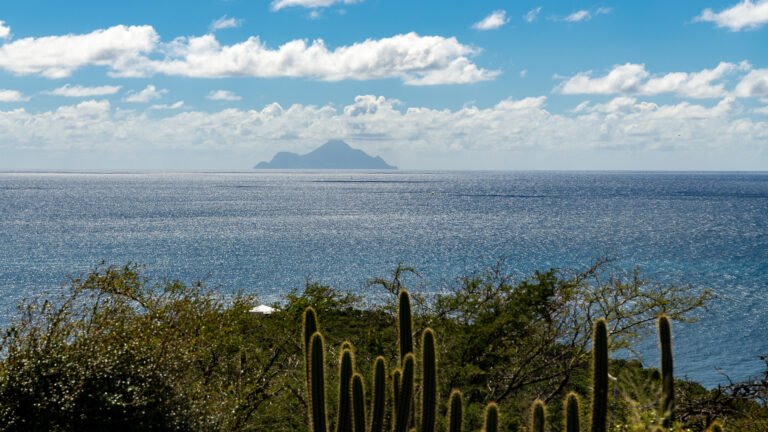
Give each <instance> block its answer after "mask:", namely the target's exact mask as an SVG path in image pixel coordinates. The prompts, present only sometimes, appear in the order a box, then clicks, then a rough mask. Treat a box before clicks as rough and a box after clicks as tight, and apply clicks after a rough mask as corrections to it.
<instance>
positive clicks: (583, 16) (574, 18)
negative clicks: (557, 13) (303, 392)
mask: <svg viewBox="0 0 768 432" xmlns="http://www.w3.org/2000/svg"><path fill="white" fill-rule="evenodd" d="M590 18H592V14H591V13H589V11H588V10H585V9H582V10H578V11H576V12H574V13H572V14H570V15H568V16H566V17H565V18H563V19H564V20H565V21H568V22H580V21H586V20H588V19H590Z"/></svg>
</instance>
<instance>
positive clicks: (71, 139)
mask: <svg viewBox="0 0 768 432" xmlns="http://www.w3.org/2000/svg"><path fill="white" fill-rule="evenodd" d="M329 139H344V140H346V141H347V142H348V143H349V144H351V145H352V146H353V147H356V148H360V149H363V150H364V151H366V152H368V153H369V154H372V155H380V156H382V157H384V158H385V159H386V160H387V161H388V162H390V163H392V164H394V165H397V166H399V167H400V168H402V169H413V170H422V169H424V170H443V169H447V170H543V169H556V170H758V171H765V170H768V0H743V1H737V0H726V1H714V0H703V1H696V2H670V1H646V2H599V1H598V2H579V1H558V2H555V1H528V0H515V1H480V2H458V1H445V0H443V1H429V0H422V1H396V0H271V1H270V0H196V1H177V0H153V1H147V0H132V1H129V2H114V1H103V0H87V1H86V0H70V1H67V2H61V1H55V0H25V1H16V2H3V4H2V5H0V170H5V171H23V170H84V171H91V170H92V171H101V170H145V169H146V170H174V171H175V170H210V171H248V170H250V169H251V168H252V167H253V165H255V164H256V163H258V162H260V161H262V160H269V159H271V157H272V156H273V155H274V154H275V153H276V152H278V151H292V152H297V153H306V152H308V151H311V150H312V149H314V148H316V147H317V146H319V145H321V144H322V143H324V142H325V141H327V140H329Z"/></svg>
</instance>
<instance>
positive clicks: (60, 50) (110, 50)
mask: <svg viewBox="0 0 768 432" xmlns="http://www.w3.org/2000/svg"><path fill="white" fill-rule="evenodd" d="M477 51H478V50H477V49H476V48H474V47H471V46H469V45H465V44H462V43H460V42H459V41H458V40H456V38H453V37H450V38H448V37H442V36H420V35H418V34H416V33H407V34H400V35H395V36H392V37H388V38H382V39H367V40H365V41H363V42H358V43H354V44H352V45H347V46H339V47H336V48H334V49H329V48H328V47H327V46H326V45H325V43H324V42H323V41H322V40H320V39H318V40H315V41H312V42H308V41H305V40H293V41H289V42H287V43H285V44H284V45H281V46H279V47H277V48H274V49H273V48H270V47H268V46H267V45H266V44H264V43H263V42H262V41H261V40H260V39H259V38H258V37H250V38H248V39H247V40H245V41H243V42H240V43H235V44H232V45H223V44H221V43H220V42H219V41H218V40H217V39H216V36H215V35H214V34H208V35H204V36H199V37H180V38H176V39H174V40H173V41H172V42H169V43H160V42H159V38H158V35H157V33H156V32H155V30H154V29H153V28H152V27H150V26H132V27H126V26H115V27H111V28H108V29H105V30H97V31H94V32H91V33H88V34H84V35H64V36H46V37H40V38H24V39H20V40H16V41H13V42H11V43H6V44H3V45H0V69H3V70H6V71H10V72H12V73H15V74H19V75H31V74H36V75H42V76H44V77H47V78H64V77H68V76H70V75H71V74H72V72H74V71H75V70H77V69H79V68H82V67H85V66H102V67H106V68H108V69H109V74H110V75H112V76H117V77H147V76H152V75H154V74H166V75H174V76H185V77H197V78H221V77H270V78H271V77H297V78H310V79H317V80H323V81H340V80H345V79H355V80H369V79H385V78H390V79H391V78H394V79H400V80H402V81H403V82H405V83H406V84H410V85H433V84H464V83H473V82H478V81H486V80H491V79H493V78H495V77H496V76H497V75H498V73H499V72H498V71H493V70H486V69H483V68H481V67H479V66H477V65H476V64H475V63H473V62H472V61H471V60H470V57H471V56H473V55H474V54H476V53H477Z"/></svg>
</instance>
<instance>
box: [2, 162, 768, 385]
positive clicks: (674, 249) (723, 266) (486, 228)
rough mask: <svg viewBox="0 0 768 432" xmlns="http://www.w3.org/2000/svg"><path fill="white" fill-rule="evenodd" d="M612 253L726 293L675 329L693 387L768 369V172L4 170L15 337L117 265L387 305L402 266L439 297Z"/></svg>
mask: <svg viewBox="0 0 768 432" xmlns="http://www.w3.org/2000/svg"><path fill="white" fill-rule="evenodd" d="M599 257H611V258H615V259H616V262H615V265H616V266H618V267H620V268H624V269H631V268H632V267H633V266H635V265H638V266H640V267H641V269H642V271H643V273H644V274H645V275H646V276H648V277H650V278H653V279H655V280H658V281H661V282H664V283H675V284H692V285H693V286H694V287H696V288H697V289H701V288H703V287H707V288H710V289H712V290H713V291H714V292H715V293H716V294H717V295H718V297H719V298H718V300H717V301H715V302H714V303H712V305H711V308H710V310H709V311H707V312H702V313H701V321H700V322H698V323H696V324H694V325H687V326H686V325H676V326H675V328H674V332H675V341H676V342H675V351H676V365H675V366H676V372H677V373H678V375H687V376H688V377H689V378H691V379H695V380H698V381H700V382H702V383H704V384H706V385H708V386H713V385H716V384H717V383H721V382H724V380H725V378H724V376H723V375H722V374H721V373H720V372H719V370H722V372H724V373H727V374H728V375H729V376H730V377H731V378H732V379H744V378H747V377H749V376H755V375H758V374H759V373H761V371H762V370H763V363H762V362H761V361H760V359H759V356H760V355H763V354H768V307H766V302H767V295H768V173H738V174H737V173H628V172H617V173H610V172H604V173H593V172H584V173H581V172H392V173H372V172H349V171H334V172H283V173H279V172H258V173H88V174H85V173H0V324H2V325H4V324H7V322H8V321H9V320H11V319H12V318H13V316H14V314H15V306H16V304H17V303H18V302H19V301H21V300H22V299H24V298H30V297H34V296H36V295H40V293H42V292H45V291H47V290H51V289H57V287H59V286H61V285H62V284H63V283H64V282H66V280H67V279H66V276H67V275H76V274H80V273H83V272H86V271H87V270H88V269H90V268H92V267H93V266H94V265H96V264H97V263H99V262H101V261H106V262H107V263H110V264H124V263H126V262H129V261H130V262H137V263H141V264H145V265H146V267H147V270H148V272H149V273H151V274H152V275H153V276H157V277H167V278H179V279H181V280H184V281H188V282H189V281H195V280H203V281H205V282H206V284H207V285H208V286H212V287H215V288H216V289H218V290H221V291H222V292H225V293H228V292H234V291H237V290H242V291H245V292H250V293H256V294H258V296H259V298H260V299H261V300H262V301H264V302H270V301H274V300H275V299H277V298H279V296H280V295H281V294H284V293H286V292H288V291H289V290H291V289H293V288H301V287H302V286H303V285H304V283H305V281H306V280H307V278H310V279H313V280H318V281H320V282H323V283H327V284H330V285H332V286H335V287H339V288H344V289H349V290H353V291H356V292H359V293H362V294H363V295H365V296H370V297H375V296H376V295H377V294H380V293H378V292H372V291H371V290H370V289H367V288H366V287H365V284H366V281H367V280H368V279H370V278H372V277H376V276H386V275H387V274H388V273H389V272H390V271H391V270H392V269H393V268H394V267H395V266H396V265H397V264H398V263H404V264H407V265H410V266H413V267H415V268H417V269H418V270H419V271H420V272H421V274H422V278H421V279H420V280H418V281H414V282H413V283H418V284H422V285H424V287H425V289H427V290H432V291H438V290H441V289H445V287H446V286H449V285H450V284H451V283H452V282H453V281H455V278H456V277H457V276H460V275H466V274H469V273H472V272H476V271H480V270H482V269H483V268H485V267H487V266H489V265H492V264H494V263H495V262H496V261H497V260H499V259H502V258H503V259H506V261H507V263H508V266H509V268H510V269H513V270H514V271H516V272H518V273H519V274H526V273H529V272H531V271H533V270H535V269H547V268H550V267H558V268H563V269H567V270H569V271H577V270H579V269H583V268H585V267H587V266H588V265H589V264H590V263H592V262H593V261H594V260H595V259H596V258H599ZM640 351H641V355H642V356H643V358H644V359H645V360H647V362H648V364H650V365H655V364H656V356H657V354H656V348H655V344H654V343H653V341H652V340H647V341H646V342H645V343H643V344H641V346H640Z"/></svg>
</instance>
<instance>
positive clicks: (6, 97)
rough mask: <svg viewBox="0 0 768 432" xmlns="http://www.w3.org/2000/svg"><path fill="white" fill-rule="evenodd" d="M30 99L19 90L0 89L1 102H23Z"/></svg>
mask: <svg viewBox="0 0 768 432" xmlns="http://www.w3.org/2000/svg"><path fill="white" fill-rule="evenodd" d="M26 100H29V98H27V97H25V96H24V94H23V93H22V92H20V91H18V90H6V89H0V102H22V101H26Z"/></svg>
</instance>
